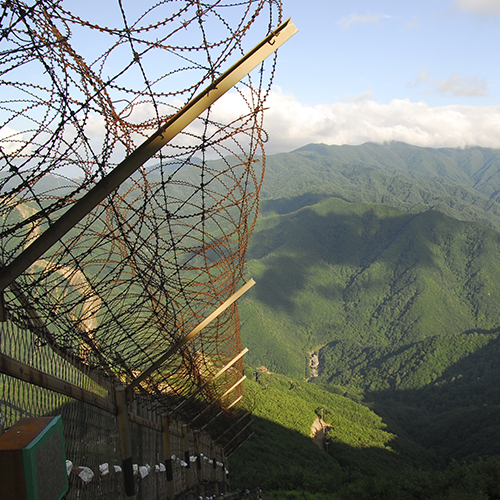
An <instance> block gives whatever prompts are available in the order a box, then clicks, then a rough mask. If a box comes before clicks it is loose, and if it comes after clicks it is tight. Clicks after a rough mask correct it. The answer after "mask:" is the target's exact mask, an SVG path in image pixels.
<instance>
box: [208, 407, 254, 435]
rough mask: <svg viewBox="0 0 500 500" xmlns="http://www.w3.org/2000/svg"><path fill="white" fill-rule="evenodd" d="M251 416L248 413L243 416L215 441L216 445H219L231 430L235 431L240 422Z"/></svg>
mask: <svg viewBox="0 0 500 500" xmlns="http://www.w3.org/2000/svg"><path fill="white" fill-rule="evenodd" d="M250 414H251V412H250V411H247V412H246V413H245V414H244V415H243V416H241V417H240V418H239V419H238V420H236V422H234V424H233V425H231V426H230V427H228V428H227V429H226V430H225V431H224V432H223V433H222V434H221V435H220V436H219V437H218V438H217V439H214V443H217V442H218V441H219V440H221V439H222V438H223V437H224V436H225V435H226V434H227V433H228V432H229V431H230V430H232V429H234V428H235V427H236V426H237V425H238V424H239V423H240V422H242V421H243V420H245V418H246V417H248V415H250Z"/></svg>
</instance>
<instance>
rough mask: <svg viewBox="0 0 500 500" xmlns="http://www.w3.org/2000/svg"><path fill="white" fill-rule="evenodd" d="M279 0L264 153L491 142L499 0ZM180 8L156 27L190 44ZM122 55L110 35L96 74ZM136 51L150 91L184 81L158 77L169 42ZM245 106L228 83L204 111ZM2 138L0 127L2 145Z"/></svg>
mask: <svg viewBox="0 0 500 500" xmlns="http://www.w3.org/2000/svg"><path fill="white" fill-rule="evenodd" d="M122 3H123V5H124V6H125V10H126V12H127V15H128V19H129V21H130V19H137V18H138V17H140V15H141V14H143V13H144V11H145V9H146V6H145V4H144V3H143V2H137V1H136V0H122ZM154 3H155V2H153V4H154ZM223 3H224V2H223ZM64 5H65V6H66V7H67V8H68V9H69V10H71V11H72V12H73V13H74V14H75V15H81V16H82V18H84V19H89V20H90V21H91V22H92V23H96V24H100V25H101V26H108V25H109V26H121V25H122V24H123V19H122V17H121V14H120V9H119V2H117V1H116V0H86V1H85V2H83V1H81V0H66V1H65V2H64ZM183 5H184V2H181V1H179V2H172V3H167V4H165V5H163V4H162V6H163V7H165V9H166V10H165V12H167V11H168V9H169V8H170V10H172V8H175V9H174V10H178V9H179V8H180V7H182V6H183ZM232 5H233V6H232V7H231V9H233V8H234V12H233V10H228V11H227V15H228V16H233V18H234V19H233V18H228V19H227V20H228V22H229V23H231V22H232V21H231V19H233V20H236V21H237V20H238V19H241V14H242V9H243V10H246V6H245V5H239V4H232ZM193 8H194V7H193ZM283 9H284V17H285V19H286V18H288V17H290V18H291V19H292V21H293V22H294V23H295V25H296V26H297V27H298V29H299V32H298V33H297V34H296V35H294V36H293V37H292V38H291V39H290V40H289V41H288V42H286V43H285V45H284V46H283V47H281V48H280V49H279V56H278V66H277V72H276V75H275V80H274V86H273V88H272V91H271V93H270V95H269V98H268V101H267V108H268V109H267V110H266V115H265V121H264V126H265V128H266V131H267V133H268V136H269V141H268V143H267V146H266V149H267V153H268V154H273V153H280V152H288V151H292V150H294V149H297V148H300V147H301V146H304V145H306V144H308V143H324V144H351V145H356V144H362V143H364V142H369V141H372V142H386V141H393V140H396V141H403V142H407V143H410V144H414V145H417V146H426V147H466V146H472V145H480V146H485V147H493V148H499V149H500V64H499V63H498V52H499V48H500V0H419V1H415V0H413V1H408V0H370V1H368V0H349V1H346V0H343V1H340V0H308V1H306V0H283ZM163 14H164V12H163V10H162V9H161V8H158V9H157V10H155V9H153V10H152V11H148V15H147V16H146V17H145V18H142V17H141V18H140V19H141V20H140V24H141V25H142V24H144V25H146V26H147V25H148V23H156V22H157V21H158V19H164V18H165V16H163V17H162V15H163ZM224 14H226V12H224ZM148 16H149V17H148ZM183 16H184V17H185V18H187V17H186V16H188V14H187V13H184V14H183ZM184 17H182V16H181V17H179V18H175V19H173V21H172V26H166V29H174V28H175V36H176V37H179V39H180V42H182V43H181V44H183V43H187V44H188V45H189V44H190V43H191V38H190V37H194V38H193V40H195V42H196V43H200V33H199V32H198V31H197V30H198V28H197V27H196V26H197V25H195V23H193V25H192V26H190V27H192V28H193V30H191V31H188V30H184V29H181V30H178V29H177V28H178V26H177V24H179V23H182V22H183V19H184ZM260 17H262V21H261V24H259V22H258V23H256V25H257V26H256V27H255V29H254V28H252V29H253V31H252V32H251V34H250V35H251V36H252V37H253V38H251V39H250V40H247V39H245V41H247V42H248V43H245V44H244V45H245V50H248V49H249V48H251V47H252V46H253V44H254V43H256V42H257V41H260V40H261V39H262V37H263V36H264V35H265V33H266V30H267V27H268V26H267V23H268V18H267V15H266V13H264V15H263V16H260ZM260 17H259V19H260ZM167 18H168V16H167ZM219 21H220V19H218V18H217V19H215V22H212V23H211V24H205V26H206V27H208V31H207V33H208V37H209V39H210V40H217V39H219V38H223V37H224V36H226V35H225V33H224V31H225V29H226V28H225V27H224V25H223V23H221V22H219ZM176 23H177V24H176ZM61 29H63V30H64V28H61ZM148 34H149V32H148ZM160 35H161V32H160V34H157V33H156V31H155V32H153V33H152V34H150V36H160ZM144 36H146V35H144ZM70 40H71V43H72V44H73V47H74V48H75V50H76V52H77V53H78V54H81V55H83V56H84V59H85V60H87V61H94V60H95V59H96V57H97V56H98V55H99V54H102V53H103V51H104V50H105V48H106V47H108V46H109V44H112V43H114V42H115V39H114V38H112V37H110V36H109V34H107V33H101V32H100V31H99V30H90V29H88V28H80V27H79V26H78V25H72V37H71V39H70ZM234 55H235V54H233V56H234ZM130 60H131V53H130V47H129V45H128V44H126V43H123V44H121V45H119V46H118V47H117V48H116V49H113V52H112V54H111V55H110V56H109V57H108V58H107V59H106V63H105V67H104V70H103V77H104V78H108V77H109V76H110V75H114V74H116V73H120V71H119V70H121V68H122V67H123V65H124V64H125V63H128V62H129V61H130ZM141 61H142V63H143V65H144V67H145V68H146V75H147V77H148V79H149V81H150V82H151V81H156V82H157V83H155V85H157V88H158V89H159V90H160V91H162V92H163V91H166V90H168V85H172V86H174V87H175V88H174V90H175V89H177V88H187V87H188V86H189V84H187V83H186V81H185V80H184V78H187V77H188V76H189V75H192V74H193V73H189V72H187V73H188V74H187V76H184V75H185V73H184V72H176V71H173V72H172V74H171V75H170V76H169V78H168V81H167V80H163V79H161V78H159V76H161V75H164V74H165V72H166V71H172V68H176V66H178V65H179V64H181V65H184V64H185V63H184V61H183V60H182V61H181V63H179V60H178V59H177V58H174V57H173V56H171V54H169V53H168V52H167V51H162V52H161V53H160V55H159V56H155V55H153V54H146V55H144V56H141ZM231 62H235V61H229V60H228V61H227V66H225V67H228V66H229V64H230V63H231ZM34 64H35V63H34ZM96 64H97V63H96ZM99 64H100V63H99ZM44 75H45V73H44V72H43V71H40V69H39V68H38V67H34V66H33V67H32V66H30V65H27V66H26V67H22V68H19V69H18V70H16V72H15V74H14V75H13V76H12V78H14V79H15V78H17V79H18V81H23V80H24V79H27V80H30V81H31V80H32V81H33V83H38V84H40V85H42V84H41V83H40V81H42V80H43V78H44ZM121 78H122V80H121V81H123V83H124V86H126V87H128V88H141V86H144V80H143V78H142V76H141V73H140V71H139V68H138V66H132V67H131V69H130V70H128V71H127V72H126V73H125V74H123V76H122V77H121ZM194 78H195V80H196V79H197V76H196V73H195V74H194ZM42 83H43V82H42ZM191 83H192V82H191ZM10 90H11V91H12V92H13V90H12V89H10ZM5 92H6V91H5V90H4V93H5ZM8 97H11V98H12V99H16V98H17V97H16V94H13V95H12V96H8V95H4V98H8ZM122 100H123V99H122ZM240 101H241V100H240ZM117 102H118V103H119V102H121V101H120V100H119V98H117ZM173 104H175V105H181V104H182V103H180V102H179V103H176V102H174V103H173ZM239 104H240V105H241V104H242V103H241V102H240V103H239ZM243 104H244V103H243ZM124 106H125V104H124ZM117 107H119V104H118V105H117ZM240 111H241V112H240ZM142 112H143V113H144V116H142V115H141V113H142ZM150 112H151V110H150V109H149V108H147V106H142V107H141V106H137V107H136V108H135V110H134V113H135V114H134V119H135V117H136V115H137V116H138V119H139V118H140V119H147V118H148V116H149V115H148V114H147V113H150ZM246 112H248V109H247V108H245V106H243V109H242V108H240V107H239V105H238V104H237V103H235V96H234V94H233V95H228V96H225V97H224V98H222V99H221V100H220V102H218V103H217V104H216V106H215V107H214V109H213V111H212V115H211V116H212V118H213V119H214V120H216V121H220V122H222V123H230V122H231V121H232V120H233V119H235V118H237V116H234V115H235V113H236V114H237V113H240V114H245V113H246ZM127 113H128V111H127ZM24 125H25V124H24V123H19V126H18V122H12V123H9V126H8V127H4V128H3V129H2V130H0V139H1V138H2V137H15V136H16V134H17V135H21V136H22V137H24V135H23V133H22V130H23V129H22V127H23V126H24ZM30 126H31V125H30ZM103 127H104V121H103V117H102V116H99V115H98V114H95V116H94V115H92V116H90V118H89V121H88V123H87V125H86V130H87V133H88V134H89V137H90V139H91V141H92V142H95V143H96V144H98V143H99V141H100V140H102V137H103V135H104V132H103ZM19 131H21V132H19ZM2 134H3V135H2ZM26 137H28V135H26ZM186 137H187V136H186ZM188 139H189V138H188ZM188 139H186V140H188ZM26 140H28V139H26ZM9 144H10V143H9V142H8V139H5V140H4V146H5V147H6V148H7V149H9ZM12 144H14V143H12ZM12 147H17V146H15V144H14V146H12Z"/></svg>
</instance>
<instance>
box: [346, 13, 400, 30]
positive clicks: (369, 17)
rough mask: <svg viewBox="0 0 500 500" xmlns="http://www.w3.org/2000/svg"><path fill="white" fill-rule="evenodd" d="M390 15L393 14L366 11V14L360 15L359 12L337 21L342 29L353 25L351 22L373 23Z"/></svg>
mask: <svg viewBox="0 0 500 500" xmlns="http://www.w3.org/2000/svg"><path fill="white" fill-rule="evenodd" d="M390 17H391V16H387V15H384V14H372V13H366V14H364V15H362V16H360V15H359V14H356V13H354V14H351V15H350V16H348V17H342V18H341V19H340V21H338V22H337V24H340V26H341V27H342V29H347V28H349V26H351V24H356V23H360V24H372V23H377V22H378V21H380V19H382V18H385V19H388V18H390Z"/></svg>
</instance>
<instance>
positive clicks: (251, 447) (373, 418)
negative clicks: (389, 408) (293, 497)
mask: <svg viewBox="0 0 500 500" xmlns="http://www.w3.org/2000/svg"><path fill="white" fill-rule="evenodd" d="M249 378H250V377H249ZM338 389H339V388H338ZM245 390H246V392H247V394H248V395H249V396H250V397H249V399H250V400H251V402H252V405H253V407H254V408H253V419H254V424H253V431H254V435H253V437H252V438H251V439H250V440H249V441H248V442H247V443H246V444H245V445H244V446H243V447H242V448H240V449H239V450H238V451H237V452H236V453H235V454H234V455H233V456H232V457H231V461H230V463H231V474H232V486H233V488H236V487H239V488H243V489H244V488H250V489H253V488H256V487H260V488H262V489H265V490H272V489H282V490H293V489H304V490H306V491H316V492H317V491H323V492H328V491H329V492H333V491H337V490H339V489H340V488H341V487H342V485H343V484H344V483H346V482H347V483H349V482H352V481H356V480H357V479H358V478H359V477H362V476H376V475H379V474H385V473H389V472H394V471H400V472H405V471H406V472H408V471H409V470H413V469H414V468H416V467H419V466H424V467H425V466H435V465H436V463H437V462H436V461H435V460H434V459H432V458H431V457H430V455H428V454H427V453H426V452H425V451H424V450H423V449H422V448H420V447H419V446H417V445H415V444H414V443H412V442H411V441H409V440H408V439H404V438H401V437H398V436H396V435H395V434H393V433H391V432H388V430H387V428H386V425H385V424H384V423H383V422H382V419H381V418H380V417H379V416H377V415H376V414H375V413H373V412H372V411H371V410H369V409H368V408H367V407H365V406H363V405H361V404H359V403H356V402H354V401H352V400H351V399H349V398H347V397H344V396H343V395H340V394H333V393H331V392H326V391H324V390H322V389H321V388H320V387H318V386H315V385H312V384H308V383H306V382H300V381H296V380H292V379H289V378H287V377H285V376H283V375H279V374H265V373H261V374H260V375H259V380H258V382H251V381H248V382H246V387H245ZM342 392H343V390H342ZM321 409H322V410H321ZM320 414H323V415H324V419H325V421H326V422H327V423H329V424H330V425H332V426H333V429H332V430H331V431H330V433H329V440H330V444H329V451H330V454H327V453H325V452H324V451H322V450H321V449H319V448H318V447H317V446H316V445H315V444H314V443H313V441H312V439H311V438H310V433H311V426H312V424H313V422H314V420H315V419H316V418H317V416H318V415H320Z"/></svg>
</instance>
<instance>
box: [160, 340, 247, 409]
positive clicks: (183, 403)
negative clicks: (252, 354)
mask: <svg viewBox="0 0 500 500" xmlns="http://www.w3.org/2000/svg"><path fill="white" fill-rule="evenodd" d="M247 352H248V349H247V348H246V347H245V349H243V351H241V352H240V353H239V354H238V355H237V356H235V357H234V358H233V359H232V360H231V361H230V362H229V363H227V364H225V365H224V368H221V369H220V370H219V371H218V372H217V373H216V374H215V375H212V376H211V377H210V378H209V379H208V380H206V381H205V382H204V383H203V384H201V385H200V386H199V387H198V388H197V389H196V390H195V391H193V392H192V393H191V394H190V395H189V397H188V398H187V399H185V400H184V401H183V402H182V403H181V404H179V405H177V406H176V407H175V408H174V409H173V410H172V411H171V412H170V416H172V415H174V414H175V413H177V412H178V411H179V410H181V409H182V408H183V407H184V406H185V405H186V404H188V403H189V402H190V401H191V400H192V399H194V398H195V397H196V396H197V395H198V394H199V393H200V392H201V391H203V389H205V387H207V385H208V384H210V383H211V382H213V381H214V380H215V379H217V378H219V377H220V376H221V375H222V374H223V373H225V372H226V371H227V370H229V368H231V366H233V365H234V364H235V363H236V362H237V361H238V360H239V359H241V358H242V357H243V356H244V355H245V354H246V353H247Z"/></svg>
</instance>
